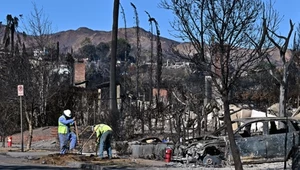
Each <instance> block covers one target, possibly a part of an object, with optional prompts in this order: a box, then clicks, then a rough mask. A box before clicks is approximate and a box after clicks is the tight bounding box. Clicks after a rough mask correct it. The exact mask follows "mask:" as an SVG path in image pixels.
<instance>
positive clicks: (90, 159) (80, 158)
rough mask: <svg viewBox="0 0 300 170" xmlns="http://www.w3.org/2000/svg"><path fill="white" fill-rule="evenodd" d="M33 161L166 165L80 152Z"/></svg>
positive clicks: (65, 164)
mask: <svg viewBox="0 0 300 170" xmlns="http://www.w3.org/2000/svg"><path fill="white" fill-rule="evenodd" d="M32 162H33V163H37V164H50V165H59V166H67V165H68V163H70V162H82V163H85V164H94V165H102V166H111V165H114V166H126V167H145V166H151V167H154V166H157V167H162V166H165V163H164V162H162V161H154V160H144V159H129V158H113V159H107V158H104V159H100V158H99V157H97V156H94V155H91V156H86V155H80V154H65V155H60V154H50V155H48V156H42V157H40V158H39V159H38V160H32Z"/></svg>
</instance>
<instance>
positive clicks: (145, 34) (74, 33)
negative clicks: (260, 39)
mask: <svg viewBox="0 0 300 170" xmlns="http://www.w3.org/2000/svg"><path fill="white" fill-rule="evenodd" d="M126 30H127V40H128V42H129V43H130V44H131V47H132V50H131V53H132V55H133V56H134V55H135V51H136V41H137V38H136V27H131V28H127V29H126ZM139 33H140V43H141V48H142V55H145V54H147V53H149V51H150V48H151V42H150V37H151V33H150V32H149V31H146V30H144V29H142V28H140V30H139ZM3 35H4V26H2V27H1V28H0V40H1V42H2V39H3ZM118 37H119V38H125V29H124V28H119V30H118ZM30 38H31V37H30V36H27V40H28V39H30ZM85 38H89V39H90V40H91V41H92V43H93V44H94V45H97V44H99V43H100V42H105V43H107V42H110V41H111V31H99V30H92V29H89V28H87V27H80V28H78V29H76V30H67V31H61V32H57V33H54V34H52V35H51V39H52V41H53V42H59V44H60V52H61V53H67V52H71V49H73V51H74V52H75V53H76V52H77V51H78V50H79V48H80V47H81V42H82V41H83V40H84V39H85ZM160 40H161V44H162V50H163V54H164V57H163V59H164V60H166V59H171V60H178V58H175V57H174V55H172V52H171V48H174V47H175V48H176V49H177V50H179V51H181V52H182V54H189V55H192V54H194V53H195V52H196V51H195V50H194V49H193V48H191V44H190V43H186V42H185V43H180V42H177V41H174V40H171V39H168V38H164V37H160ZM155 41H156V39H155V35H154V53H156V51H155V50H156V48H155V47H156V42H155ZM25 44H26V42H25ZM1 46H3V44H2V43H0V48H2V47H1ZM270 55H271V56H273V57H272V59H271V60H273V61H274V63H276V64H279V63H280V56H279V50H277V49H275V48H273V49H270ZM147 56H150V55H149V54H148V55H147ZM290 56H291V52H290V51H288V53H287V56H286V57H287V59H288V58H290ZM279 65H280V64H279Z"/></svg>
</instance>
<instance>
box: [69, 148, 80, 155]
mask: <svg viewBox="0 0 300 170" xmlns="http://www.w3.org/2000/svg"><path fill="white" fill-rule="evenodd" d="M69 153H72V154H79V151H78V150H77V149H72V150H70V152H69Z"/></svg>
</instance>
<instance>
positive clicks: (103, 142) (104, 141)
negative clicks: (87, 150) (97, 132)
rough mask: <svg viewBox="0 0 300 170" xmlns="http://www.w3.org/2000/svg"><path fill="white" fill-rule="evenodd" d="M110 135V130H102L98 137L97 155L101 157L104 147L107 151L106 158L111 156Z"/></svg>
mask: <svg viewBox="0 0 300 170" xmlns="http://www.w3.org/2000/svg"><path fill="white" fill-rule="evenodd" d="M111 137H112V131H110V130H109V131H106V132H104V133H103V134H102V135H101V137H100V145H99V157H100V158H103V150H104V148H105V149H106V151H107V155H108V158H111V157H112V151H111V144H110V143H111Z"/></svg>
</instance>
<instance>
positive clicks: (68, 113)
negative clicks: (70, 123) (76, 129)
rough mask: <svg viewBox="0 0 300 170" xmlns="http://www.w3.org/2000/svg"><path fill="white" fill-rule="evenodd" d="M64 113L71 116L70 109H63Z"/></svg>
mask: <svg viewBox="0 0 300 170" xmlns="http://www.w3.org/2000/svg"><path fill="white" fill-rule="evenodd" d="M64 115H66V116H67V117H71V110H69V109H67V110H64Z"/></svg>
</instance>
